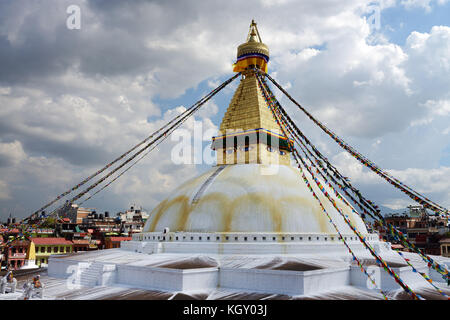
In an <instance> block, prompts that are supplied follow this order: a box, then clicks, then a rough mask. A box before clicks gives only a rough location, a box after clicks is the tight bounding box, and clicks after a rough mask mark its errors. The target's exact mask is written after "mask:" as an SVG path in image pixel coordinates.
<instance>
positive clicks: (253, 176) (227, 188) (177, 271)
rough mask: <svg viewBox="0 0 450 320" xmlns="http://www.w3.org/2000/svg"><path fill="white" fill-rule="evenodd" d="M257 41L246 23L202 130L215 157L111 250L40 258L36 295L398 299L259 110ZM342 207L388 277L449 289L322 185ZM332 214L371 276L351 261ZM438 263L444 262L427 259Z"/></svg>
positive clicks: (427, 292)
mask: <svg viewBox="0 0 450 320" xmlns="http://www.w3.org/2000/svg"><path fill="white" fill-rule="evenodd" d="M268 61H269V49H268V47H267V45H266V44H264V43H263V42H262V40H261V37H260V35H259V32H258V29H257V26H256V23H254V22H253V21H252V24H251V26H250V31H249V33H248V36H247V40H246V42H245V43H243V44H241V45H240V46H239V47H238V49H237V62H236V64H235V65H234V71H236V72H241V79H240V83H239V86H238V87H237V89H236V91H235V93H234V96H233V98H232V100H231V102H230V104H229V107H228V109H227V111H226V113H225V115H224V117H223V119H222V123H221V124H220V131H219V134H218V135H217V136H216V137H214V138H213V141H212V148H213V149H214V150H215V151H216V154H217V162H216V165H214V166H213V167H212V168H211V169H210V170H208V171H206V172H205V173H203V174H201V175H200V176H198V177H196V178H194V179H192V180H189V181H187V182H185V183H183V184H182V185H181V186H180V187H178V188H177V189H176V190H174V191H173V192H172V193H171V194H170V195H169V196H168V197H167V198H166V199H165V200H163V201H162V202H161V203H160V204H159V205H158V206H157V207H156V208H154V209H153V211H152V212H151V213H150V217H149V219H148V220H147V222H146V225H145V227H144V231H143V232H142V233H139V234H134V235H133V237H132V241H126V242H122V245H121V248H117V249H107V250H99V251H91V252H83V253H76V254H71V255H65V256H52V257H51V258H50V259H49V266H48V271H47V274H44V275H42V277H41V279H42V282H43V283H44V284H45V285H46V288H45V294H44V297H46V298H48V299H61V298H65V299H110V298H111V299H133V298H137V297H139V298H142V297H144V298H147V299H175V298H183V297H188V298H196V299H213V300H214V299H384V297H383V294H384V295H385V296H386V297H388V298H390V299H408V298H409V297H408V295H407V294H406V293H405V292H404V290H403V289H402V288H400V286H399V285H398V284H397V283H396V281H395V279H393V278H392V277H391V276H390V275H389V274H388V273H387V272H386V271H385V270H384V269H383V268H381V267H379V266H378V265H377V263H376V261H375V259H374V258H373V256H372V255H371V254H370V252H369V251H368V250H367V248H365V247H364V246H363V244H362V243H361V241H360V240H359V239H358V237H357V236H356V235H355V232H354V231H353V230H351V229H350V227H349V226H348V224H347V223H345V221H344V219H343V218H342V216H341V215H340V214H339V212H338V211H337V210H336V209H335V208H334V207H333V206H332V205H331V204H330V202H329V201H327V199H326V198H325V196H324V195H323V194H322V193H320V192H319V191H318V190H316V189H317V186H316V185H314V184H313V183H312V177H311V175H309V174H308V173H307V172H306V173H305V174H306V178H307V180H308V181H311V186H312V188H313V190H316V191H317V192H316V194H317V195H318V197H319V199H320V200H321V202H322V203H323V205H324V207H325V209H326V211H327V212H328V214H329V215H330V217H328V216H327V215H325V214H324V210H323V209H322V208H321V207H320V206H319V204H318V201H317V200H316V199H315V198H314V197H313V196H312V193H311V192H310V190H309V189H308V186H307V184H306V183H305V180H304V179H303V178H302V175H301V173H300V172H299V170H298V168H297V166H293V165H292V164H291V154H290V151H289V150H290V149H289V141H288V140H287V139H286V138H285V137H284V136H283V134H282V132H281V130H280V126H279V125H278V124H277V122H276V121H275V119H274V116H273V114H272V113H271V111H270V109H269V108H268V107H267V102H266V100H265V99H264V96H263V93H262V91H261V87H260V86H259V85H258V79H257V76H256V74H255V69H259V70H263V71H266V70H267V66H268ZM323 186H324V188H325V190H326V191H327V192H328V194H329V195H331V196H332V197H334V200H335V201H336V203H337V204H338V205H339V206H340V207H341V208H342V210H343V211H344V214H345V215H346V216H347V217H348V219H349V220H350V221H351V223H352V225H353V226H355V228H356V229H357V231H358V232H359V233H360V234H362V235H363V236H364V238H365V240H366V241H367V242H368V243H369V244H370V245H371V247H372V248H373V249H374V251H375V252H376V253H377V254H378V255H379V256H380V257H382V258H383V259H384V260H385V261H386V262H387V263H388V264H389V266H390V267H391V268H392V269H393V270H394V271H395V273H396V274H397V275H399V277H400V278H401V279H402V280H403V281H404V282H405V283H407V285H408V286H409V287H410V288H411V289H413V290H414V291H415V292H417V293H419V294H420V295H421V296H422V297H424V298H426V299H440V298H443V297H442V296H441V295H440V294H439V293H438V292H437V291H436V290H435V289H434V288H433V287H431V286H430V285H429V283H428V282H427V281H426V280H425V279H424V277H423V276H421V275H420V274H419V272H422V273H425V274H426V275H427V276H428V277H429V278H431V279H432V280H433V284H434V285H435V286H438V287H439V288H440V289H441V290H442V291H443V292H445V293H447V294H449V292H450V290H449V289H448V288H449V287H447V284H446V283H444V282H443V280H442V277H441V275H439V274H438V273H437V272H436V271H434V270H433V269H431V268H429V267H428V266H427V264H426V263H425V262H424V261H423V260H422V259H421V258H420V257H419V255H417V254H415V253H410V252H404V253H403V255H404V257H406V258H407V259H409V260H408V261H409V262H410V263H412V264H413V265H414V266H415V268H416V270H412V268H411V267H410V266H408V265H407V264H406V263H405V262H404V260H402V259H401V256H400V255H399V254H398V253H397V252H395V251H393V250H392V249H391V245H390V243H388V242H385V241H383V240H380V239H379V235H378V234H377V233H370V232H369V231H368V229H367V228H366V225H365V223H364V221H363V220H362V219H361V217H360V216H359V215H357V214H355V211H354V210H351V208H350V207H349V206H348V205H345V204H344V203H343V199H345V198H344V197H336V196H335V192H334V191H333V190H331V189H330V188H329V187H328V186H327V185H326V184H325V183H323ZM330 220H333V221H334V223H335V225H336V226H337V228H338V229H339V230H340V235H341V236H342V237H343V238H344V239H345V240H346V243H347V244H348V245H349V246H350V248H351V250H352V251H353V253H354V254H355V255H356V256H357V257H358V259H359V261H360V262H361V263H362V265H363V267H364V268H365V269H366V270H367V273H369V274H370V275H371V276H372V278H373V279H374V280H375V283H373V282H371V281H369V279H368V277H367V276H366V274H365V273H363V272H362V271H361V266H360V265H358V264H357V263H355V259H354V257H353V256H352V255H351V254H350V253H349V249H348V248H347V247H346V246H345V245H344V244H343V242H342V241H341V240H340V238H339V234H338V233H337V232H336V229H335V227H334V226H333V225H332V224H331V223H330ZM433 259H435V260H436V261H438V262H439V263H440V264H441V265H443V266H446V268H447V269H448V268H449V267H450V259H449V258H444V257H440V256H433Z"/></svg>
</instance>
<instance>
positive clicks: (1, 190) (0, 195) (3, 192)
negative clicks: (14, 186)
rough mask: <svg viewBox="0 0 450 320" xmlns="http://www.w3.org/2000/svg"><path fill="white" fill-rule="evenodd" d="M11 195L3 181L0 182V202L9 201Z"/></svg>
mask: <svg viewBox="0 0 450 320" xmlns="http://www.w3.org/2000/svg"><path fill="white" fill-rule="evenodd" d="M10 198H11V195H10V193H9V188H8V185H7V184H6V182H5V181H3V180H0V200H7V199H10Z"/></svg>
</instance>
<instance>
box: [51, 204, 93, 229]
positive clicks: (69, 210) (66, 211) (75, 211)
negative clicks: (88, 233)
mask: <svg viewBox="0 0 450 320" xmlns="http://www.w3.org/2000/svg"><path fill="white" fill-rule="evenodd" d="M93 211H94V209H91V208H81V207H79V206H78V205H77V204H74V203H73V204H71V205H69V204H66V205H65V206H64V207H63V208H61V209H60V210H59V211H58V216H59V217H61V218H69V219H70V221H71V222H72V223H75V224H82V223H83V219H85V218H87V217H88V216H89V214H91V213H92V212H93Z"/></svg>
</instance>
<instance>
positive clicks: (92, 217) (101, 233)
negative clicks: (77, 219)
mask: <svg viewBox="0 0 450 320" xmlns="http://www.w3.org/2000/svg"><path fill="white" fill-rule="evenodd" d="M80 227H81V228H82V229H83V230H86V231H87V232H88V233H89V234H90V236H91V239H92V240H96V244H97V247H98V249H103V248H104V247H105V238H106V237H108V236H118V235H120V228H121V226H120V221H119V220H117V219H116V218H112V217H110V216H109V213H108V212H105V214H98V213H97V212H95V211H93V212H91V213H90V214H89V215H88V216H87V217H86V218H84V219H83V223H82V224H81V226H80Z"/></svg>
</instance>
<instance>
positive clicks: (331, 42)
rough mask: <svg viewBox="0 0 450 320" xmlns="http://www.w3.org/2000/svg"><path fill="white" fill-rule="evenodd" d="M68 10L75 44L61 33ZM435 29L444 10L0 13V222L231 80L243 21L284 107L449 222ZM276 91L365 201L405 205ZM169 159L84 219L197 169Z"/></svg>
mask: <svg viewBox="0 0 450 320" xmlns="http://www.w3.org/2000/svg"><path fill="white" fill-rule="evenodd" d="M71 5H76V6H78V7H79V8H80V19H81V20H80V21H81V24H80V29H69V28H68V27H67V19H68V18H70V13H67V8H68V7H69V6H71ZM378 13H379V15H378ZM449 16H450V1H448V0H380V1H366V2H364V1H362V0H303V1H290V0H274V1H270V0H248V1H234V0H229V1H187V0H179V1H176V0H173V1H144V0H136V1H131V0H130V1H118V0H117V1H113V0H98V1H87V0H85V1H76V0H70V1H65V0H58V1H56V0H55V1H32V0H28V1H21V0H4V1H1V2H0V220H4V219H5V218H6V217H7V216H8V215H9V214H10V213H12V214H13V216H16V217H24V216H26V215H28V214H30V213H32V212H33V211H34V210H36V209H38V208H39V207H41V206H42V205H44V204H45V203H46V202H48V201H50V200H52V199H53V198H54V197H56V196H57V195H58V194H60V193H61V192H63V191H65V190H67V189H68V188H70V187H72V186H73V185H75V184H77V183H78V182H79V181H81V180H82V179H83V178H84V177H86V176H88V175H90V174H91V173H93V172H95V171H96V170H98V169H99V168H101V167H102V166H103V165H104V164H106V163H107V162H109V161H111V160H112V159H114V158H115V157H117V156H118V155H120V154H121V153H123V152H125V151H126V150H128V149H129V148H130V147H131V146H133V145H135V144H136V143H137V142H139V141H141V140H142V139H144V138H145V137H146V136H147V135H148V134H149V133H151V132H153V131H154V130H156V129H157V128H159V126H161V125H162V124H164V123H165V121H167V120H169V119H171V118H172V117H173V116H174V115H176V114H178V113H179V112H180V110H183V109H182V107H188V106H190V105H191V104H192V103H194V102H195V101H197V100H198V99H199V98H200V97H201V96H202V95H204V94H205V93H207V92H209V91H210V90H211V89H213V88H214V87H215V86H216V85H217V84H219V83H220V82H221V81H223V80H225V79H227V78H228V77H230V76H232V75H233V73H232V67H231V65H232V63H233V62H234V59H235V58H236V56H235V55H236V47H237V46H238V45H239V44H240V43H242V42H243V41H244V40H245V38H246V36H247V32H248V26H249V24H250V21H251V19H255V20H256V21H257V22H258V28H259V31H260V34H261V37H262V40H263V41H264V42H265V43H266V44H267V45H268V46H269V48H270V52H271V61H270V64H269V73H270V74H271V75H272V76H273V77H274V78H276V79H277V80H278V81H279V82H280V83H281V84H282V85H283V86H285V88H286V89H287V90H288V91H289V92H290V93H291V94H292V96H294V97H295V98H296V99H297V100H298V101H299V102H301V103H302V104H303V105H304V106H305V107H307V108H308V109H309V110H310V112H311V113H312V114H314V115H315V116H316V117H317V118H318V119H320V120H321V121H322V122H323V123H325V124H326V125H327V126H328V127H329V128H331V129H333V130H334V131H335V132H336V133H338V134H339V135H340V136H341V137H342V138H344V140H345V141H347V142H348V143H350V144H351V145H353V147H355V148H356V149H357V150H358V151H360V152H361V153H362V154H364V155H366V156H367V157H368V158H369V159H371V160H372V161H374V162H375V163H376V164H378V165H379V166H380V167H382V168H385V169H387V170H388V171H389V172H390V173H392V174H393V175H394V176H396V177H397V178H399V179H400V180H402V181H403V182H405V183H406V184H408V185H409V186H411V187H413V188H415V189H416V190H417V191H419V192H421V193H423V194H425V195H427V196H428V197H430V198H431V199H432V200H434V201H436V202H438V203H440V204H442V205H444V206H446V207H450V77H449V73H450V26H449V20H448V17H449ZM71 21H72V20H71ZM234 88H236V84H234V85H233V86H231V87H230V88H227V89H226V90H225V91H224V92H221V93H220V94H219V95H218V96H217V97H216V98H214V100H213V101H211V103H209V104H208V106H206V108H205V109H204V110H202V112H201V113H199V114H198V115H196V116H195V120H196V121H201V123H202V125H203V129H204V130H207V129H217V127H218V125H219V124H220V119H221V117H222V116H223V114H224V112H225V110H226V108H227V106H228V103H229V101H230V99H231V96H232V94H233V89H234ZM275 92H276V93H277V95H278V97H279V99H280V101H281V103H282V104H283V105H284V106H285V108H286V109H287V110H288V111H289V113H290V114H291V115H292V117H293V118H294V119H295V120H296V121H297V123H298V125H299V126H301V128H302V129H303V131H304V132H305V133H306V134H307V135H308V136H309V137H310V139H311V140H312V141H313V142H314V143H315V144H316V145H317V146H318V147H319V148H320V149H321V150H322V151H323V152H324V153H325V154H326V155H327V156H328V157H329V158H330V159H332V160H333V162H334V163H335V165H336V166H338V167H339V168H340V169H341V170H342V171H343V172H344V173H345V174H347V175H348V176H349V177H350V178H351V179H352V181H353V182H354V184H355V185H356V186H357V187H359V188H360V189H361V190H362V191H363V192H364V194H366V195H367V197H368V198H369V199H372V200H374V201H376V202H378V203H379V204H381V205H383V206H384V207H385V208H390V209H392V210H394V209H401V208H404V207H405V206H406V205H409V204H411V201H410V199H409V198H407V197H405V196H403V194H402V193H401V192H399V191H397V190H395V189H393V188H392V186H391V185H389V184H387V183H385V182H384V181H382V180H381V179H380V178H379V177H378V176H376V175H374V174H372V173H370V172H368V171H367V170H366V169H363V168H362V167H361V166H360V165H359V164H358V163H357V162H356V161H355V160H353V159H352V158H351V156H349V155H347V154H346V153H344V152H343V150H341V149H339V147H338V146H336V145H335V144H334V142H333V141H332V140H331V139H330V138H329V137H328V136H326V135H325V134H323V133H322V132H321V131H320V129H318V128H316V127H314V126H313V124H312V123H311V121H310V120H309V119H308V118H307V117H305V116H304V115H303V114H301V113H300V111H298V110H296V109H295V108H294V107H293V106H292V104H290V103H289V102H288V100H287V99H285V98H283V97H282V96H281V94H280V93H279V92H277V91H275ZM193 120H194V119H192V121H190V122H188V123H187V124H186V128H187V129H192V127H193ZM175 144H176V141H166V142H165V143H164V144H162V145H161V146H160V147H159V150H158V152H157V153H152V154H151V155H150V156H148V157H146V158H145V159H144V160H143V161H142V162H141V163H139V165H137V166H136V167H134V168H133V169H131V170H130V171H129V172H128V173H127V174H126V175H124V176H123V177H121V178H120V179H119V180H117V181H116V182H115V183H114V184H112V185H111V187H109V188H107V189H105V191H103V192H102V193H100V194H98V195H97V196H96V197H94V198H92V200H90V201H88V202H86V203H85V204H83V205H84V206H87V207H94V208H97V209H98V210H100V211H103V210H109V211H112V212H117V211H120V210H123V209H125V208H127V207H128V206H130V205H132V204H136V205H141V206H143V207H144V208H145V209H147V210H151V209H152V208H153V207H154V206H155V205H156V204H157V203H158V202H159V201H161V200H162V199H164V197H165V195H167V194H168V193H169V192H170V191H171V190H173V189H174V188H176V186H177V185H179V184H180V183H181V182H182V181H183V180H186V179H189V178H191V177H193V176H196V175H198V174H199V173H201V172H202V171H204V170H207V169H208V168H209V166H208V165H205V164H203V165H176V164H174V163H173V162H172V161H171V157H170V154H171V149H172V148H173V146H174V145H175ZM388 210H389V209H388Z"/></svg>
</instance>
